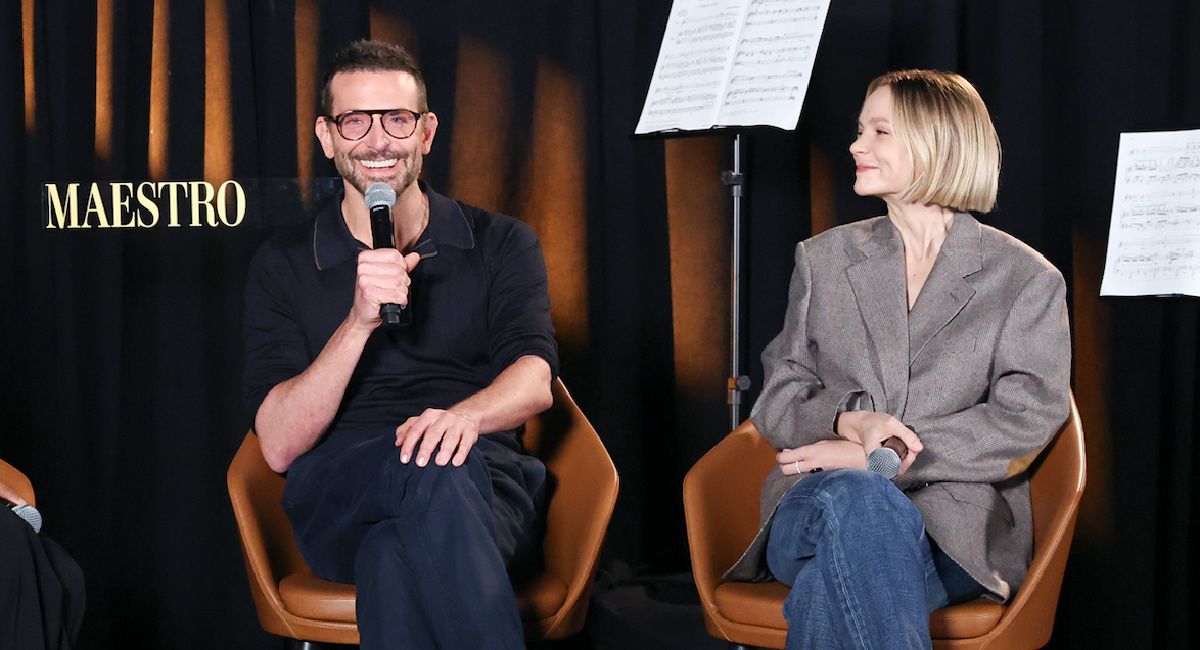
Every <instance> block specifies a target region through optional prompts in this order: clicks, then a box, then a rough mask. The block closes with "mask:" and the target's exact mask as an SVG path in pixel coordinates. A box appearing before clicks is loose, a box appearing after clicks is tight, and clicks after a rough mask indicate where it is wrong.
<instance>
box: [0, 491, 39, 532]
mask: <svg viewBox="0 0 1200 650" xmlns="http://www.w3.org/2000/svg"><path fill="white" fill-rule="evenodd" d="M0 501H3V499H0ZM4 505H6V506H8V508H9V509H10V510H12V511H13V514H15V515H16V516H18V517H20V518H21V519H24V520H25V523H27V524H29V525H30V526H32V527H33V532H35V533H40V532H42V513H40V512H38V509H37V508H35V507H33V506H29V505H25V506H18V505H14V504H12V503H9V502H7V501H5V502H4Z"/></svg>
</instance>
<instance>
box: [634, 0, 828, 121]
mask: <svg viewBox="0 0 1200 650" xmlns="http://www.w3.org/2000/svg"><path fill="white" fill-rule="evenodd" d="M828 10H829V0H675V4H674V5H673V6H672V7H671V16H670V18H668V20H667V28H666V31H665V32H664V33H663V41H662V47H661V48H660V49H659V53H658V62H657V63H656V64H655V66H654V77H653V78H652V79H651V81H650V90H649V91H648V92H647V93H646V103H645V104H644V105H643V107H642V116H641V119H639V120H638V125H637V130H636V131H635V133H636V134H638V135H645V134H648V133H657V132H661V131H697V130H705V129H711V128H714V127H720V126H725V127H731V126H776V127H779V128H781V129H794V128H796V123H797V122H798V121H799V120H800V108H801V106H803V104H804V95H805V93H806V92H807V91H808V80H809V77H810V76H811V75H812V68H813V62H814V60H815V59H816V55H817V46H818V45H819V44H820V41H821V31H822V29H824V27H825V15H826V14H827V13H828Z"/></svg>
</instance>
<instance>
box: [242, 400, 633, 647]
mask: <svg viewBox="0 0 1200 650" xmlns="http://www.w3.org/2000/svg"><path fill="white" fill-rule="evenodd" d="M553 391H554V406H553V407H551V408H550V409H549V410H548V411H546V412H545V413H542V414H541V415H539V416H537V417H535V418H534V419H533V420H531V421H529V422H528V423H526V425H525V445H526V447H527V448H528V449H529V450H530V452H532V453H533V454H534V455H536V456H537V457H539V458H541V459H542V462H544V463H545V464H546V468H547V470H548V471H549V474H550V476H551V477H552V481H551V485H552V492H551V499H550V507H549V512H548V513H547V521H546V536H545V542H544V547H545V548H544V555H545V557H544V567H545V568H544V569H543V570H542V572H541V573H540V574H538V575H536V576H534V577H533V578H531V579H530V580H528V581H526V582H525V583H524V584H522V585H520V586H518V589H517V602H518V606H519V608H520V610H521V615H522V618H524V620H525V631H526V636H528V637H530V638H537V637H541V638H546V639H561V638H564V637H567V636H570V635H572V634H575V633H576V632H578V631H579V630H580V629H581V628H582V627H583V621H584V617H585V615H586V614H587V607H588V597H589V594H590V590H591V585H592V578H593V576H594V574H595V569H596V559H597V557H598V555H599V553H600V544H601V542H602V541H603V539H604V533H605V530H606V529H607V528H608V521H609V518H610V517H611V516H612V511H613V507H614V505H615V504H616V500H617V471H616V468H615V467H613V464H612V460H611V459H610V458H609V456H608V452H607V451H606V450H605V449H604V445H603V443H601V441H600V437H599V436H598V435H597V434H596V430H595V429H593V428H592V425H591V424H590V423H589V422H588V420H587V418H586V417H584V415H583V412H581V411H580V410H579V407H578V406H576V405H575V402H574V401H572V400H571V395H570V394H569V393H568V392H567V389H566V388H565V387H564V386H563V384H562V382H561V381H559V380H555V381H554V386H553ZM228 484H229V497H230V500H231V501H232V502H233V512H234V517H235V518H236V519H237V525H238V532H239V533H240V535H241V539H242V552H243V556H244V557H245V560H246V573H247V574H248V577H249V579H250V592H251V594H252V596H253V597H254V605H255V607H256V609H257V610H258V620H259V622H260V623H261V624H262V626H263V629H265V630H266V631H267V632H270V633H271V634H277V635H279V636H284V637H290V638H293V639H299V640H302V641H316V642H321V643H348V644H354V643H358V628H357V626H356V624H355V613H354V586H353V585H346V584H339V583H334V582H327V581H324V580H321V579H319V578H317V577H316V576H314V575H313V574H312V572H311V571H310V570H309V569H308V567H307V566H306V565H305V564H304V560H303V559H302V558H301V557H300V552H299V550H297V548H296V543H295V539H294V538H293V537H292V528H291V524H290V523H289V522H288V518H287V515H285V514H284V512H283V507H282V505H281V504H280V499H281V497H282V495H283V485H284V478H283V477H282V476H280V475H278V474H276V473H275V472H273V471H271V469H270V468H269V467H268V466H267V464H266V461H264V460H263V457H262V452H261V451H260V450H259V447H258V437H257V436H255V435H254V434H253V433H247V434H246V438H245V440H243V441H242V446H241V448H240V449H238V452H237V454H236V455H235V456H234V458H233V462H232V463H231V464H230V465H229V473H228Z"/></svg>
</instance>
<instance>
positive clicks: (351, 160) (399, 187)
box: [333, 151, 423, 195]
mask: <svg viewBox="0 0 1200 650" xmlns="http://www.w3.org/2000/svg"><path fill="white" fill-rule="evenodd" d="M388 158H395V159H396V167H395V168H394V169H393V170H392V175H391V176H389V177H385V178H380V177H377V176H376V177H370V176H367V175H366V174H365V173H364V172H363V169H362V167H360V166H359V165H358V161H359V160H387V159H388ZM422 158H423V157H422V156H421V155H420V154H418V153H417V152H415V151H414V152H412V153H410V154H407V155H406V154H403V153H400V152H396V153H392V152H386V153H382V154H380V153H373V154H370V155H363V156H355V155H352V154H350V153H339V154H335V155H334V157H333V166H334V167H335V168H337V170H338V174H340V175H341V177H342V178H344V179H346V180H348V181H350V184H351V185H353V186H354V187H355V189H357V190H358V191H359V192H360V193H362V194H366V193H367V188H368V187H370V185H371V184H372V183H378V182H385V183H387V184H388V185H390V186H391V187H392V189H394V190H396V194H397V195H400V194H403V193H404V190H406V189H408V187H409V186H410V185H412V184H413V182H414V181H416V180H417V177H418V176H420V175H421V162H422Z"/></svg>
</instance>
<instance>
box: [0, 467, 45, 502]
mask: <svg viewBox="0 0 1200 650" xmlns="http://www.w3.org/2000/svg"><path fill="white" fill-rule="evenodd" d="M0 481H3V482H4V484H5V485H7V486H8V487H10V488H12V490H13V492H16V493H17V496H19V497H21V498H22V499H25V501H27V502H28V503H29V505H31V506H36V505H37V503H36V502H35V501H36V499H34V496H35V495H34V493H33V483H30V482H29V477H28V476H25V475H24V474H22V473H21V470H19V469H17V468H15V467H13V466H12V465H9V464H8V463H6V462H4V461H3V460H0Z"/></svg>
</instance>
